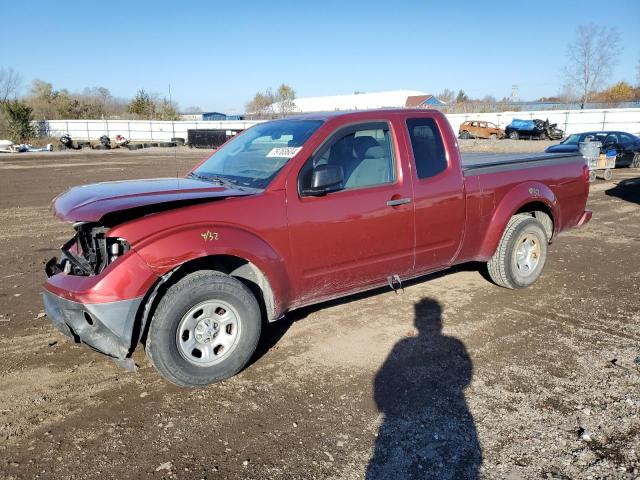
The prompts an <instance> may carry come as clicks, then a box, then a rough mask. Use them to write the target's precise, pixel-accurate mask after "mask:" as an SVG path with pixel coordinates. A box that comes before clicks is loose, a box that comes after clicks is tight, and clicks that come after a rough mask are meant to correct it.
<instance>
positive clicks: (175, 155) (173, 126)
mask: <svg viewBox="0 0 640 480" xmlns="http://www.w3.org/2000/svg"><path fill="white" fill-rule="evenodd" d="M169 108H170V109H171V110H173V101H172V99H171V84H169ZM171 138H176V124H175V120H174V119H171ZM173 161H174V162H175V165H176V178H180V177H179V175H178V170H179V169H178V145H177V144H176V146H175V148H174V150H173Z"/></svg>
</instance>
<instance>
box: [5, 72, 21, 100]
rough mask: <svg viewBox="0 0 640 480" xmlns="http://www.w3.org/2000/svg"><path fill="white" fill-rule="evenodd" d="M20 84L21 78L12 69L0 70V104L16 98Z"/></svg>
mask: <svg viewBox="0 0 640 480" xmlns="http://www.w3.org/2000/svg"><path fill="white" fill-rule="evenodd" d="M21 84H22V78H20V74H19V73H18V72H16V71H15V70H14V69H13V68H4V67H2V68H0V102H6V101H7V100H8V99H9V98H10V97H16V96H17V95H18V90H19V89H20V85H21Z"/></svg>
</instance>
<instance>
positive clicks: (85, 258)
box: [45, 222, 131, 277]
mask: <svg viewBox="0 0 640 480" xmlns="http://www.w3.org/2000/svg"><path fill="white" fill-rule="evenodd" d="M74 228H75V230H76V234H75V236H74V237H73V238H71V239H70V240H69V241H68V242H67V243H65V244H64V245H63V246H62V247H61V248H60V251H61V257H60V262H59V263H58V260H57V258H55V257H54V258H52V259H51V260H49V262H47V264H46V266H45V272H46V273H47V276H48V277H51V276H53V275H55V274H57V273H60V272H64V273H65V274H67V275H80V276H82V275H85V276H88V275H97V274H99V273H100V272H102V271H103V270H104V269H105V268H106V267H107V265H109V264H110V263H112V262H114V261H115V260H116V259H117V258H118V257H119V256H120V255H122V254H124V253H126V252H128V251H129V249H130V248H131V246H130V245H129V243H128V242H127V241H126V240H124V239H123V238H110V237H107V232H108V231H109V229H108V228H107V227H102V226H95V225H92V224H89V223H85V222H78V223H76V224H74Z"/></svg>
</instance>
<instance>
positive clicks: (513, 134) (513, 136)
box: [509, 131, 520, 140]
mask: <svg viewBox="0 0 640 480" xmlns="http://www.w3.org/2000/svg"><path fill="white" fill-rule="evenodd" d="M509 138H510V139H511V140H518V139H519V138H520V134H518V132H516V131H513V132H510V133H509Z"/></svg>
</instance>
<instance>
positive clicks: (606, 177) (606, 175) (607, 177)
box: [602, 168, 613, 182]
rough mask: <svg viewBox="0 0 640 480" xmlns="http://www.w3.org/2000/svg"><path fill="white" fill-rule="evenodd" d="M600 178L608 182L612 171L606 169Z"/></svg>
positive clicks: (611, 176)
mask: <svg viewBox="0 0 640 480" xmlns="http://www.w3.org/2000/svg"><path fill="white" fill-rule="evenodd" d="M602 176H603V178H604V179H605V180H606V181H607V182H608V181H609V180H611V179H612V178H613V170H611V169H609V168H607V169H606V170H605V171H604V174H603V175H602Z"/></svg>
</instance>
